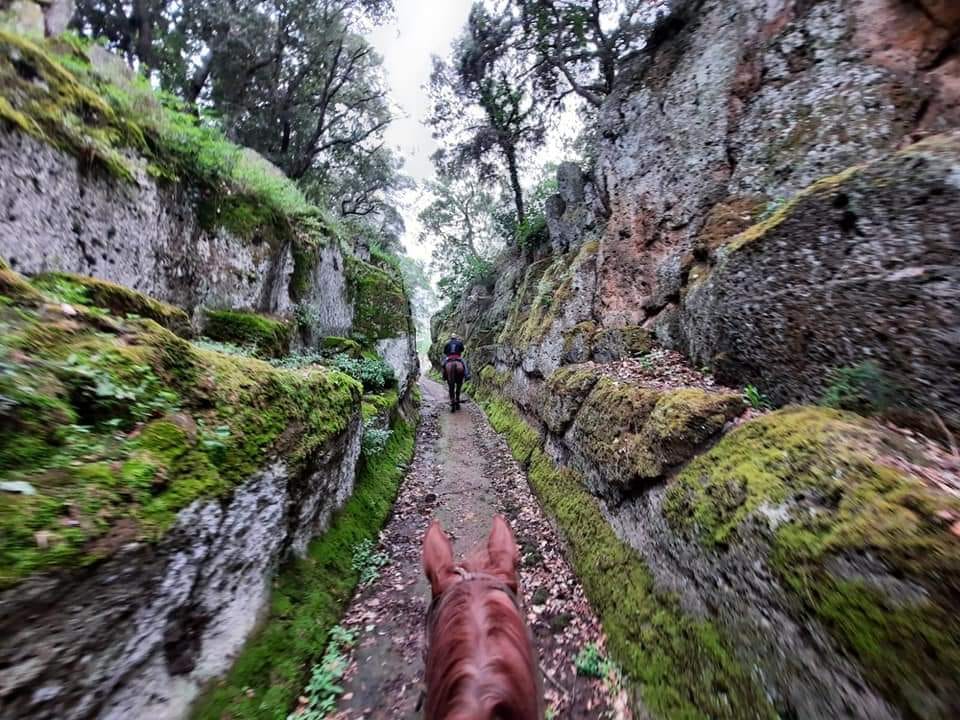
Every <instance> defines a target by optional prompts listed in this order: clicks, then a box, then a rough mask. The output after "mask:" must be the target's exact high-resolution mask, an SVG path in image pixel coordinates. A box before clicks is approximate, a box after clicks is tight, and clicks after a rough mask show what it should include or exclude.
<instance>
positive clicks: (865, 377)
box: [821, 360, 896, 415]
mask: <svg viewBox="0 0 960 720" xmlns="http://www.w3.org/2000/svg"><path fill="white" fill-rule="evenodd" d="M895 393H896V387H895V386H894V385H893V383H891V382H890V380H889V378H888V377H887V376H886V375H885V374H884V372H883V370H881V369H880V366H879V365H877V364H876V363H875V362H873V361H872V360H868V361H866V362H862V363H859V364H857V365H853V366H851V367H843V368H837V369H836V370H834V371H833V372H832V373H831V374H830V384H829V385H828V386H827V390H826V392H824V394H823V398H822V400H821V402H822V403H823V404H824V405H826V406H827V407H832V408H837V409H838V410H850V411H852V412H858V413H862V414H866V415H869V414H872V413H879V412H883V411H884V410H886V409H887V408H888V407H890V405H891V404H892V402H893V399H894V394H895Z"/></svg>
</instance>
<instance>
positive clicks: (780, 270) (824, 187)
mask: <svg viewBox="0 0 960 720" xmlns="http://www.w3.org/2000/svg"><path fill="white" fill-rule="evenodd" d="M958 177H960V133H953V134H948V135H943V136H937V137H933V138H930V139H928V140H926V141H923V142H921V143H919V144H917V145H914V146H912V147H910V148H908V149H906V150H903V151H901V152H897V153H893V154H890V155H888V156H887V157H885V158H883V159H881V160H877V161H875V162H873V163H870V164H867V165H865V166H862V167H854V168H851V169H849V170H847V171H845V172H843V173H841V174H839V175H837V176H834V177H831V178H826V179H824V180H821V181H820V182H818V183H816V184H814V185H812V186H811V187H810V188H808V189H806V190H805V191H803V192H802V193H800V194H799V195H798V196H796V197H795V198H793V199H792V200H790V201H788V202H786V203H784V204H782V205H781V206H780V207H779V208H778V209H777V210H776V211H775V212H774V213H772V214H771V215H770V217H768V219H767V220H765V221H764V222H762V223H760V224H758V225H755V226H753V227H751V228H750V229H748V230H747V231H745V232H743V233H742V234H740V235H738V236H736V237H735V238H734V239H733V240H732V241H730V242H729V243H727V244H726V245H725V246H724V247H722V248H721V249H720V251H719V252H718V261H717V264H716V266H715V267H714V268H713V269H712V271H710V272H709V274H706V275H705V276H704V278H703V279H702V280H701V281H699V282H697V283H695V284H693V285H692V286H691V287H690V288H689V289H688V291H687V295H686V300H685V303H684V306H683V309H682V313H681V320H680V323H681V325H682V328H683V332H682V335H683V336H684V338H685V343H686V350H687V351H688V352H689V354H690V355H691V357H692V358H693V360H694V361H695V363H696V364H697V365H698V366H699V365H709V366H710V367H712V368H713V369H714V371H715V373H716V375H717V377H718V379H719V380H720V381H721V382H724V383H726V384H747V383H752V384H755V385H757V386H758V387H760V388H761V389H762V390H763V391H764V392H766V393H767V394H768V395H770V397H771V398H773V399H774V400H775V401H776V402H778V403H785V402H790V401H796V400H801V399H811V398H813V399H816V398H819V397H820V396H821V395H822V394H823V393H824V392H825V391H826V390H827V389H828V387H829V385H830V384H831V382H832V380H833V379H832V372H833V371H835V370H837V369H838V368H855V367H859V366H862V365H864V364H865V363H870V364H873V365H876V366H878V367H879V368H880V370H881V371H882V373H883V375H885V376H886V378H887V382H889V383H890V385H891V386H892V387H894V388H896V394H897V395H898V396H899V404H901V405H903V406H904V407H905V408H906V409H907V410H908V411H913V412H914V413H915V414H916V415H917V416H924V415H927V416H928V414H929V411H930V410H932V411H934V412H935V413H937V414H939V415H941V416H942V417H943V418H944V419H945V420H946V421H948V422H949V423H950V424H951V425H953V426H956V427H960V270H958V268H957V264H956V258H957V257H960V181H958V179H957V178H958Z"/></svg>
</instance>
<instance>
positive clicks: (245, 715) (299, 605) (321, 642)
mask: <svg viewBox="0 0 960 720" xmlns="http://www.w3.org/2000/svg"><path fill="white" fill-rule="evenodd" d="M393 400H394V402H395V400H396V395H395V394H394V395H393ZM379 404H380V405H382V404H383V403H379ZM415 430H416V429H415V423H414V422H412V421H410V420H405V419H403V417H401V416H398V417H397V418H396V419H395V420H394V422H393V424H392V431H393V432H392V434H391V436H390V440H389V441H388V442H387V445H386V447H385V448H384V449H383V451H382V452H381V453H379V454H378V455H376V456H375V457H373V458H371V459H366V460H364V461H363V465H362V467H361V469H360V472H359V475H358V478H357V484H356V487H355V489H354V494H353V496H352V497H351V498H350V500H349V501H348V502H347V504H346V505H345V506H344V507H343V509H342V510H341V511H340V512H338V513H337V514H336V515H335V516H334V518H333V520H332V522H331V524H330V528H329V529H328V530H327V532H326V533H324V534H323V535H322V536H321V537H319V538H317V539H315V540H314V541H313V542H311V543H310V546H309V548H308V549H307V553H306V556H305V557H304V558H302V559H299V560H295V561H293V562H291V563H289V564H288V565H286V566H285V567H284V568H282V569H281V571H280V573H279V575H278V577H277V579H276V581H275V582H274V586H273V593H272V598H271V603H270V610H269V614H268V616H267V618H266V620H265V622H264V624H263V626H262V628H261V630H260V631H259V632H258V633H257V634H255V635H254V636H253V637H252V638H251V639H250V640H249V641H248V642H247V644H246V646H245V647H244V649H243V651H242V652H241V653H240V655H239V656H238V657H237V659H236V661H235V663H234V665H233V669H232V670H231V671H230V673H229V674H228V675H227V676H226V678H224V679H223V680H222V681H220V682H219V683H217V684H216V685H215V686H214V687H213V688H211V690H210V691H209V692H208V693H207V695H206V696H205V697H204V698H203V699H202V700H201V701H200V702H199V703H198V704H197V705H196V707H195V710H194V712H193V714H192V716H193V718H194V719H195V720H222V718H225V717H230V718H234V719H235V720H253V719H257V720H267V719H268V718H270V719H272V718H283V717H286V715H287V712H288V711H289V710H290V709H292V707H293V706H294V705H295V704H296V698H297V697H298V695H299V694H300V692H301V690H302V688H303V685H304V683H305V682H306V679H307V677H308V675H309V672H310V668H311V667H312V665H313V664H314V663H316V662H318V661H319V659H320V657H321V656H322V654H323V651H324V648H325V647H326V645H327V640H328V635H329V632H330V629H331V628H332V627H333V626H334V625H336V624H337V622H338V621H339V619H340V616H341V615H342V613H343V610H344V608H345V607H346V604H347V602H348V601H349V599H350V597H351V595H352V594H353V591H354V588H355V587H356V584H357V581H358V575H357V571H356V570H354V569H353V567H352V565H351V563H352V560H353V549H354V548H355V547H356V546H357V544H358V543H360V542H362V541H363V540H367V539H370V540H374V541H375V540H376V537H377V533H378V532H379V530H380V528H381V527H382V526H383V524H384V523H385V522H386V520H387V518H388V516H389V514H390V509H391V507H392V505H393V501H394V499H395V498H396V494H397V490H398V488H399V486H400V480H401V479H402V477H403V474H404V471H405V468H406V466H407V464H408V463H409V462H410V459H411V458H412V456H413V449H414V439H415V434H416V432H415Z"/></svg>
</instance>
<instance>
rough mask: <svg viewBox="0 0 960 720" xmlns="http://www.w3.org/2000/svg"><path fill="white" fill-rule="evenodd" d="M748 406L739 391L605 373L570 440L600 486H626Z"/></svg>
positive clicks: (677, 458) (682, 457)
mask: <svg viewBox="0 0 960 720" xmlns="http://www.w3.org/2000/svg"><path fill="white" fill-rule="evenodd" d="M571 377H574V376H571ZM584 382H585V380H584ZM744 409H745V406H744V403H743V399H742V398H741V397H740V395H738V394H736V393H713V392H706V391H703V390H699V389H696V388H681V389H674V390H661V389H658V388H654V387H646V386H644V385H640V384H636V383H632V382H630V383H628V382H618V381H615V380H612V379H610V378H606V377H601V378H600V379H599V380H597V382H596V383H595V384H594V386H593V389H592V390H591V391H590V394H589V395H588V396H587V398H586V400H584V401H583V404H582V407H581V408H580V410H579V412H578V413H577V414H576V418H575V419H574V421H573V425H572V433H573V436H572V440H571V442H572V444H573V446H574V447H575V448H576V451H577V452H578V454H580V455H581V456H582V457H584V458H585V459H586V461H587V462H588V463H589V464H590V465H591V466H592V468H593V469H594V470H595V472H596V474H597V475H598V477H599V480H600V483H601V485H602V487H598V488H597V489H598V490H600V491H602V492H608V491H613V492H614V493H617V492H625V491H629V490H632V489H635V488H636V487H637V486H639V485H642V484H644V483H649V482H650V481H652V480H656V479H657V478H660V477H662V476H663V474H664V472H665V471H666V470H667V469H668V468H669V467H671V466H674V465H677V464H679V463H681V462H684V461H686V460H688V459H690V458H691V457H693V455H694V454H695V452H696V451H697V450H698V449H699V448H700V447H701V446H702V445H703V444H704V443H705V442H706V441H707V440H709V439H710V438H711V437H713V436H714V435H716V434H717V433H719V432H720V430H722V429H723V426H724V425H725V424H726V423H727V422H728V421H729V420H730V419H732V418H734V417H736V416H738V415H739V414H740V413H742V412H743V410H744Z"/></svg>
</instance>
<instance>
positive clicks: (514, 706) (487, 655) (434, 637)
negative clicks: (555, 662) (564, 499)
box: [423, 516, 544, 720]
mask: <svg viewBox="0 0 960 720" xmlns="http://www.w3.org/2000/svg"><path fill="white" fill-rule="evenodd" d="M519 561H520V551H519V550H518V549H517V544H516V542H514V539H513V533H512V532H511V531H510V526H509V525H507V522H506V520H504V519H503V518H502V517H500V516H497V517H495V518H494V520H493V528H492V529H491V531H490V536H489V537H488V538H487V548H486V552H485V553H482V554H481V555H479V556H478V557H477V558H476V559H472V560H469V561H466V562H464V563H462V564H459V565H457V564H455V563H454V561H453V546H452V545H451V544H450V539H449V538H448V537H447V536H446V534H445V533H444V532H443V529H442V528H441V527H440V524H439V523H438V522H436V521H434V522H433V523H432V524H431V525H430V529H429V530H427V534H426V536H425V537H424V539H423V567H424V571H425V572H426V574H427V579H429V580H430V588H431V592H432V595H433V600H432V602H431V604H430V610H429V611H428V612H427V645H426V648H427V652H426V672H425V678H426V685H427V694H426V704H425V708H424V719H425V720H542V718H543V714H544V705H543V691H542V687H541V685H540V675H539V672H538V663H537V653H536V650H534V647H533V642H532V639H531V636H530V633H529V631H528V630H527V626H526V625H525V624H524V622H523V615H522V613H521V611H520V601H519V599H518V594H517V593H518V590H519V582H518V578H517V565H518V563H519Z"/></svg>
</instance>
